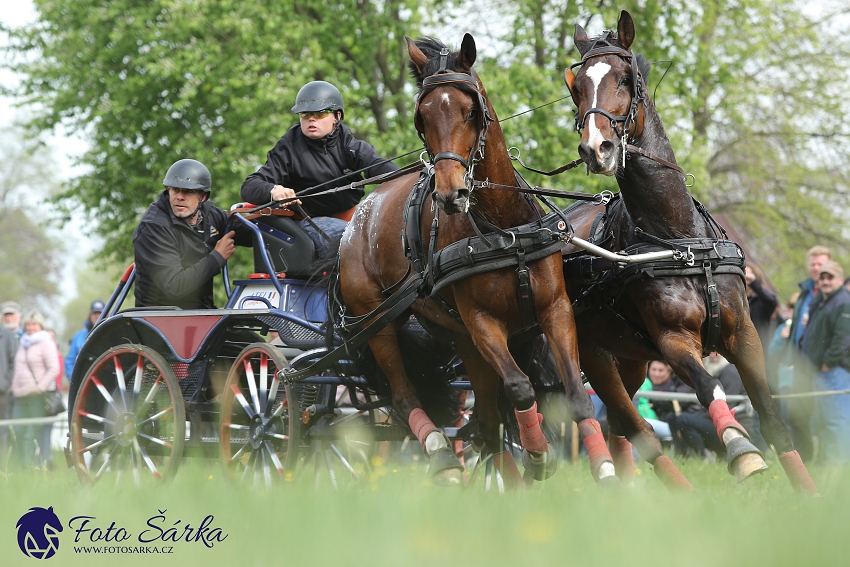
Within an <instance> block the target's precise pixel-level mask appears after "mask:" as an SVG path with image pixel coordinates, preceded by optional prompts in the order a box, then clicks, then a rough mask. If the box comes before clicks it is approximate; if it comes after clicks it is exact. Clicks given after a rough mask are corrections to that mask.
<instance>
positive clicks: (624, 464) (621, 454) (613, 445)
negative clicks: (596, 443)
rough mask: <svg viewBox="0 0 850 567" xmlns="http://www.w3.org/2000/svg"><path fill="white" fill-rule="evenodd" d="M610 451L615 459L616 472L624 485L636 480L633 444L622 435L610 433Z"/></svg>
mask: <svg viewBox="0 0 850 567" xmlns="http://www.w3.org/2000/svg"><path fill="white" fill-rule="evenodd" d="M608 449H610V450H611V457H613V459H614V470H615V471H616V472H617V476H618V477H620V480H621V481H622V482H623V484H629V483H630V482H632V481H633V480H634V479H635V457H634V454H632V444H631V443H629V440H628V439H626V438H625V437H622V436H620V435H611V433H610V432H609V433H608Z"/></svg>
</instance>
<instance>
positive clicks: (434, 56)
mask: <svg viewBox="0 0 850 567" xmlns="http://www.w3.org/2000/svg"><path fill="white" fill-rule="evenodd" d="M413 43H415V44H416V47H418V48H419V49H420V50H421V51H422V53H423V54H424V55H425V56H426V57H428V62H427V63H425V66H424V67H423V69H422V72H421V73H420V72H419V69H417V68H416V65H415V64H414V63H413V61H408V62H407V68H408V69H409V70H410V74H411V75H412V76H413V78H414V79H416V86H417V87H418V88H419V92H418V93H417V95H416V96H417V98H418V97H421V96H422V81H423V80H425V78H426V77H430V76H431V75H433V74H434V73H436V72H437V71H438V70H439V69H440V51H442V50H443V49H445V48H446V46H445V44H444V43H443V42H442V41H440V40H439V39H436V38H433V37H420V38H417V39H416V40H415V41H414V42H413ZM459 55H460V52H459V51H450V52H449V56H448V58H447V59H446V70H448V71H457V72H468V71H470V70H471V68H470V69H467V68H460V67H458V64H457V61H458V56H459ZM454 86H455V88H458V89H460V90H462V91H466V92H468V93H470V94H473V93H476V92H477V91H476V90H475V89H474V88H473V87H472V85H468V84H466V83H463V82H460V83H455V84H454Z"/></svg>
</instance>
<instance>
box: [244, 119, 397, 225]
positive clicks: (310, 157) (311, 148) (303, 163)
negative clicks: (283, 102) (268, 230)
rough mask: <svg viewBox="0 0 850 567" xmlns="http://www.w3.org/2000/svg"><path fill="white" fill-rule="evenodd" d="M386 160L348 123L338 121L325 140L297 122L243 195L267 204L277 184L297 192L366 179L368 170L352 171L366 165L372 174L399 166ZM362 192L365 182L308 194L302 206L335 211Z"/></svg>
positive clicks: (246, 184) (319, 213)
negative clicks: (306, 131)
mask: <svg viewBox="0 0 850 567" xmlns="http://www.w3.org/2000/svg"><path fill="white" fill-rule="evenodd" d="M382 162H383V160H382V159H381V158H380V157H379V156H378V153H377V152H376V151H375V148H374V147H372V145H371V144H369V143H367V142H364V141H362V140H358V139H357V138H355V137H354V134H352V133H351V130H349V129H348V127H347V126H345V125H344V124H339V126H337V128H336V129H335V130H334V131H333V132H331V133H330V134H328V135H327V136H325V137H324V138H322V139H320V140H313V139H310V138H308V137H307V136H305V135H304V133H303V132H301V126H300V125H299V124H296V125H295V126H293V127H292V128H290V129H289V130H288V131H287V132H286V134H284V135H283V138H281V139H280V140H279V141H278V143H277V144H275V147H274V148H272V149H271V151H269V153H268V156H267V157H266V164H265V165H264V166H262V167H261V168H260V169H259V170H257V172H256V173H252V174H251V175H249V176H248V178H247V179H246V180H245V182H244V183H243V184H242V191H241V195H242V199H243V200H245V201H248V202H250V203H253V204H255V205H262V204H265V203H268V202H269V201H270V200H271V190H272V189H273V188H274V186H275V185H282V186H284V187H289V188H290V189H293V190H295V192H296V193H297V192H299V191H302V190H304V189H307V188H308V187H314V186H316V185H319V184H320V183H325V182H326V181H330V180H332V179H337V178H339V177H342V179H337V180H336V181H333V182H331V183H328V184H327V185H323V186H322V187H321V188H320V189H318V190H319V191H324V190H326V189H333V188H335V187H342V186H343V185H346V184H350V183H353V182H356V181H360V180H362V179H365V178H364V177H363V173H356V174H351V172H352V171H357V170H359V169H362V168H364V167H368V169H367V170H366V172H365V173H366V176H367V177H374V176H376V175H380V174H381V173H388V172H390V171H396V170H397V169H398V166H397V165H395V164H394V163H392V162H383V163H382ZM346 174H350V175H346ZM343 176H344V177H343ZM362 197H363V188H362V187H360V188H357V189H351V190H347V191H340V192H338V193H331V194H329V195H322V196H320V197H316V198H314V199H303V200H302V205H301V206H302V207H303V208H304V210H305V211H306V213H307V214H308V215H310V216H314V217H318V216H330V215H334V214H336V213H341V212H343V211H347V210H349V209H351V208H352V207H354V206H356V205H357V203H359V202H360V199H361V198H362Z"/></svg>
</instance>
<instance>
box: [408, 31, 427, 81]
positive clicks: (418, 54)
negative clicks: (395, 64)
mask: <svg viewBox="0 0 850 567" xmlns="http://www.w3.org/2000/svg"><path fill="white" fill-rule="evenodd" d="M404 39H405V40H406V41H407V53H408V55H410V61H411V63H413V64H414V65H415V66H416V70H417V71H418V72H419V74H420V75H421V74H422V69H423V68H424V67H425V64H426V63H427V62H428V57H427V56H426V55H425V54H424V53H422V50H421V49H419V47H418V46H417V45H416V44H415V43H414V42H413V40H412V39H410V38H409V37H407V36H404Z"/></svg>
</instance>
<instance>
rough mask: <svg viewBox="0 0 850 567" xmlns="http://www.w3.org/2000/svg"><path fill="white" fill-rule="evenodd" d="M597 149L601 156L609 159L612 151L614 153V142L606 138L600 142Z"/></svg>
mask: <svg viewBox="0 0 850 567" xmlns="http://www.w3.org/2000/svg"><path fill="white" fill-rule="evenodd" d="M596 151H597V152H599V157H601V158H602V159H607V158H608V157H609V156H610V155H611V154H612V153H614V144H613V143H612V142H609V141H608V140H606V141H604V142H602V143H601V144H599V149H598V150H596Z"/></svg>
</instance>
